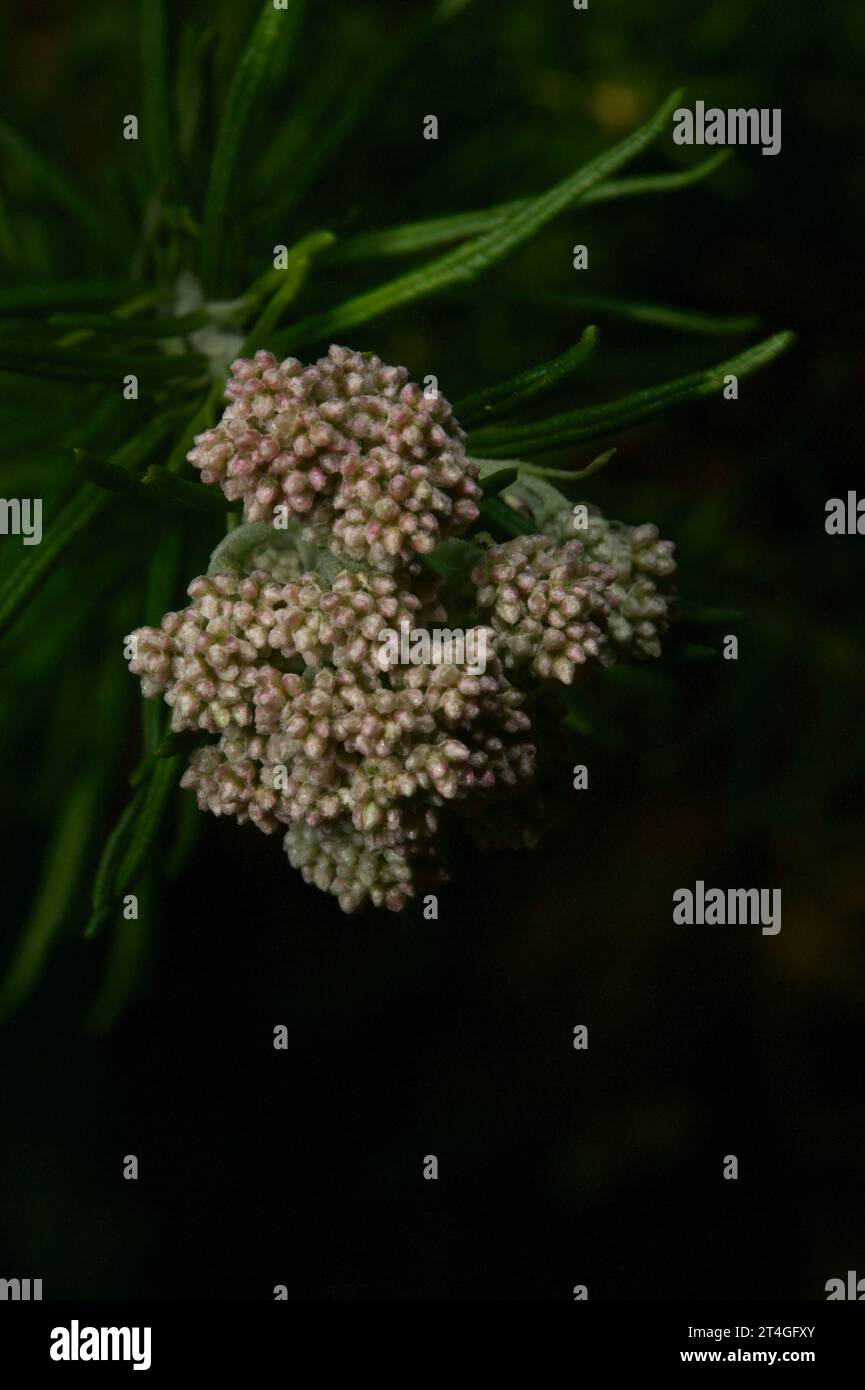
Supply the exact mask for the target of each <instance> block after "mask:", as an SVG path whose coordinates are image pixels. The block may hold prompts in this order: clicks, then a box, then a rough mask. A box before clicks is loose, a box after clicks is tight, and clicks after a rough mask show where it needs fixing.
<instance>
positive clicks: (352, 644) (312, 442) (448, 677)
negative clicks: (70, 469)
mask: <svg viewBox="0 0 865 1390" xmlns="http://www.w3.org/2000/svg"><path fill="white" fill-rule="evenodd" d="M226 394H227V396H228V397H229V400H230V404H229V405H228V407H227V409H226V410H225V412H224V414H223V416H222V419H221V421H220V422H219V424H218V425H217V426H216V427H215V428H214V429H211V430H208V431H206V432H205V433H204V434H201V435H199V436H198V437H197V439H196V442H195V448H194V449H193V451H192V453H191V454H190V456H189V457H190V460H191V461H192V463H193V464H194V465H195V466H196V467H197V468H198V469H199V470H200V472H201V477H202V479H203V481H204V482H206V483H214V484H218V485H219V486H221V487H222V489H223V491H224V492H225V495H226V497H228V498H230V499H236V498H242V499H243V502H244V507H245V511H246V517H247V520H248V521H249V522H253V523H261V522H269V523H273V525H271V526H262V525H260V524H258V525H249V526H246V527H244V528H241V529H240V530H238V531H234V532H231V533H230V535H229V536H227V537H226V538H225V540H224V541H223V542H222V544H221V545H220V546H219V547H217V551H215V552H214V556H213V558H212V561H211V570H212V571H214V572H211V573H208V574H207V575H202V576H200V577H199V578H197V579H194V580H193V581H192V583H191V584H190V586H189V589H188V595H189V599H190V602H189V604H188V605H187V606H186V607H185V608H183V609H181V610H180V611H178V612H171V613H167V614H166V615H165V616H164V618H163V619H162V621H161V623H160V625H159V626H158V627H143V628H140V629H139V630H138V631H137V632H136V633H134V634H132V658H131V661H130V669H131V670H132V671H133V672H134V673H135V674H136V675H138V676H139V677H140V678H141V685H142V690H143V692H144V694H145V695H147V696H149V697H152V698H159V697H161V698H163V699H164V700H165V701H166V703H167V704H168V705H169V706H170V708H171V726H172V729H173V730H174V731H175V733H177V734H181V733H185V732H188V733H190V734H194V735H195V736H196V739H197V741H198V746H197V747H196V748H195V750H194V751H193V752H192V754H191V756H190V759H189V764H188V766H187V769H186V771H185V773H184V775H183V778H182V785H183V786H184V787H187V788H189V789H190V790H192V791H193V792H194V793H195V796H196V798H197V801H198V804H199V806H200V807H201V809H202V810H207V811H210V812H211V813H212V814H214V815H216V816H229V817H232V818H234V819H235V820H237V821H238V822H240V823H251V824H252V825H254V826H256V827H258V829H260V830H262V831H263V832H265V833H266V834H273V833H274V832H279V833H280V834H281V835H283V837H284V845H285V850H286V853H287V855H288V858H289V860H290V862H291V863H292V865H294V866H295V867H296V868H298V869H299V870H300V871H301V873H302V875H303V877H304V878H305V879H306V880H307V881H308V882H310V883H314V884H316V885H317V886H318V887H319V888H322V889H324V890H325V891H327V892H329V893H332V894H333V895H334V896H336V897H337V899H338V900H339V903H340V905H341V906H342V907H343V909H344V910H345V911H347V912H350V911H354V910H355V909H356V908H358V907H360V906H361V905H362V904H363V903H365V902H371V903H372V904H374V905H375V906H379V907H386V908H390V909H392V910H399V909H401V908H402V907H403V906H404V905H405V904H406V902H407V901H408V899H409V898H410V897H412V896H413V895H415V894H417V893H419V892H422V891H424V889H425V888H426V887H427V886H429V885H434V884H436V883H438V882H440V881H441V879H442V878H443V877H445V868H444V864H443V859H442V855H441V847H442V844H443V842H444V841H445V840H446V839H447V838H448V836H449V835H450V834H451V832H453V831H454V830H461V831H462V832H464V833H467V834H468V835H469V836H470V837H471V838H472V839H473V840H474V841H475V843H477V844H479V845H481V846H482V847H485V848H496V847H511V848H521V847H526V846H528V845H531V844H533V843H534V842H535V840H536V839H537V835H538V831H539V828H540V826H541V823H542V821H543V810H542V808H541V806H540V804H539V798H538V796H537V794H536V791H535V782H534V778H535V773H536V767H537V758H538V751H539V746H540V748H541V750H542V751H544V752H545V753H546V754H547V755H548V754H549V752H550V749H551V748H553V746H554V738H553V733H552V731H551V730H547V731H546V732H544V730H543V729H542V730H540V731H539V730H537V729H535V730H533V729H531V728H530V723H529V718H528V714H527V712H526V695H525V694H524V692H523V689H519V688H517V686H516V685H514V684H513V683H512V681H513V680H516V679H519V680H521V681H522V682H523V683H524V684H525V682H527V681H528V679H529V678H530V677H535V678H536V679H537V680H538V681H539V682H550V683H551V686H552V687H554V686H555V685H556V684H557V683H561V684H564V685H569V684H571V683H572V682H573V681H574V680H575V679H576V677H577V675H578V673H579V671H580V670H581V669H582V668H584V667H585V665H586V664H587V663H596V664H597V665H604V664H607V663H609V662H610V661H613V660H616V659H618V658H620V657H623V656H656V655H658V654H659V651H660V638H661V636H662V635H663V633H664V632H665V631H666V628H667V624H668V621H669V613H670V605H671V601H672V590H671V587H670V578H671V576H672V574H673V571H674V569H675V564H674V561H673V556H672V550H673V547H672V545H671V543H670V542H668V541H662V540H660V539H659V537H658V532H657V529H656V528H655V527H654V526H650V525H646V526H637V527H630V526H624V525H621V524H619V523H617V522H611V521H607V520H605V518H604V517H603V516H602V515H601V514H600V512H598V511H597V509H595V508H589V509H587V511H586V513H585V515H584V518H583V519H584V520H585V516H587V517H588V523H587V525H584V526H583V527H582V528H581V529H580V530H575V528H574V515H573V513H572V511H571V510H570V509H567V510H566V509H565V501H564V499H563V498H562V497H561V495H560V494H558V493H556V492H555V491H554V490H553V489H551V488H549V487H548V485H546V484H540V483H538V482H537V481H534V482H533V483H532V486H531V487H530V488H528V491H527V493H526V495H527V496H528V498H529V501H528V504H527V503H526V500H525V496H523V497H520V496H519V495H518V490H517V489H514V490H513V493H512V495H509V496H508V497H507V500H508V501H509V502H510V503H511V505H515V506H517V507H520V508H521V509H522V510H523V511H524V512H526V511H528V512H529V514H531V515H532V516H533V520H534V523H535V524H536V525H537V531H538V533H537V534H535V535H529V536H519V537H518V538H517V539H515V540H511V541H507V542H505V543H504V544H499V545H496V544H494V543H493V542H492V540H491V539H490V537H489V536H485V535H483V534H480V535H478V536H477V537H476V540H475V542H474V547H475V548H474V549H469V548H467V547H464V548H463V549H462V552H461V553H462V554H463V555H464V556H465V557H467V560H466V563H465V567H464V568H463V569H462V570H461V571H460V574H461V579H460V581H459V584H458V585H457V589H456V590H453V591H451V590H449V589H448V583H447V581H445V580H443V579H442V578H441V577H440V573H439V567H438V566H436V571H437V572H436V574H430V573H427V572H426V571H424V570H423V569H422V568H421V567H420V566H419V565H418V563H417V560H418V557H420V556H423V555H425V554H428V553H429V552H430V551H432V550H433V549H434V547H435V546H436V545H437V543H438V542H439V541H440V540H443V539H451V538H454V537H458V536H459V535H460V533H461V532H463V531H465V529H466V528H467V527H468V526H469V525H470V524H471V523H472V522H474V521H475V520H476V518H477V517H478V501H479V499H480V488H479V486H478V483H477V476H478V470H477V467H476V465H475V464H473V463H472V462H471V461H470V460H469V459H468V458H467V457H466V454H465V448H464V443H463V434H462V431H461V430H460V428H459V426H458V425H457V423H456V421H455V420H454V418H453V415H452V412H451V409H450V406H449V405H448V404H447V402H446V401H445V400H444V399H443V397H441V396H439V395H438V394H434V395H430V396H427V395H426V394H424V393H423V392H421V390H420V388H419V387H417V386H415V385H413V384H411V383H409V382H408V379H407V373H406V371H405V369H404V368H402V367H389V366H386V365H385V364H383V363H382V362H381V361H380V359H379V358H377V357H375V356H373V355H371V354H360V353H355V352H350V351H349V350H348V349H347V348H339V347H331V349H330V351H329V352H328V354H327V356H326V357H324V358H321V359H320V360H319V361H318V362H317V363H315V364H314V365H312V366H308V367H304V366H303V365H302V364H301V363H300V362H298V361H296V360H295V359H293V358H288V359H287V360H285V361H283V362H277V360H276V358H275V357H273V355H272V354H270V353H267V352H259V353H256V355H255V357H254V358H253V359H240V360H238V361H237V362H235V363H234V365H233V369H232V377H231V379H230V381H229V383H228V387H227V392H226ZM533 498H534V501H535V503H537V510H536V512H534V513H533V510H532V499H533ZM280 508H284V509H285V512H286V513H287V515H288V519H287V522H286V525H285V526H283V525H282V522H281V521H280V519H279V517H278V509H280ZM478 545H479V546H480V548H481V549H480V557H478V549H477V546H478ZM457 549H459V547H457ZM452 550H453V547H451V551H452ZM451 551H449V552H448V553H451ZM445 572H447V567H445V570H443V571H441V573H445ZM457 591H458V592H459V597H458V598H457V599H456V602H457V606H458V607H460V609H461V611H462V609H463V608H465V609H466V610H467V612H468V614H469V616H470V617H471V621H472V624H473V633H474V634H475V635H476V636H478V637H479V638H480V637H482V638H483V643H482V644H481V646H480V648H479V649H480V650H482V651H483V652H484V659H483V661H481V662H480V663H478V664H475V663H474V661H471V662H470V661H466V662H464V663H462V664H457V662H458V660H459V661H461V660H462V658H461V657H460V656H459V650H460V649H459V648H454V646H453V645H452V644H451V643H449V642H446V643H445V644H444V645H439V646H438V647H435V646H433V645H432V644H427V645H426V646H425V645H424V643H423V642H422V643H421V645H420V651H421V652H422V653H423V652H427V653H433V652H435V653H437V654H436V655H429V656H427V655H421V656H416V655H415V649H414V647H413V646H412V647H411V649H409V648H408V647H402V646H400V647H399V651H400V655H399V658H398V660H395V659H394V658H393V656H392V655H388V656H385V655H384V653H385V649H386V647H387V642H386V634H391V635H393V634H394V633H397V632H403V633H408V632H412V633H415V634H416V633H418V631H420V634H421V636H422V637H423V636H424V635H426V636H429V630H430V629H432V628H433V625H434V624H438V623H440V622H445V623H446V622H447V621H448V614H447V612H446V609H445V607H444V606H443V604H442V597H443V595H447V594H449V593H451V592H453V594H454V595H455V594H456V593H457ZM450 602H451V598H448V603H450ZM434 630H435V629H434ZM449 635H450V634H449ZM388 640H389V639H388ZM388 650H390V649H388ZM476 650H477V648H476ZM400 663H404V664H400ZM202 738H204V739H206V740H207V741H206V742H204V743H203V744H202V743H201V739H202ZM547 766H548V762H542V769H543V768H544V767H547ZM556 766H557V768H558V764H557V765H556ZM555 780H556V781H558V780H559V777H558V771H556V776H555Z"/></svg>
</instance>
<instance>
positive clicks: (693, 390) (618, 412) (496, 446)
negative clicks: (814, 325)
mask: <svg viewBox="0 0 865 1390" xmlns="http://www.w3.org/2000/svg"><path fill="white" fill-rule="evenodd" d="M795 340H796V335H795V334H794V333H790V332H784V333H775V334H773V336H772V337H771V338H766V339H765V340H764V341H763V342H761V343H757V344H756V345H755V346H753V347H750V348H747V349H746V350H745V351H744V352H741V353H739V354H738V355H737V356H736V357H731V358H730V359H729V360H728V361H726V362H719V363H718V364H717V366H714V367H707V368H705V369H704V370H703V371H699V372H692V373H691V374H690V375H688V376H684V377H679V378H677V379H676V380H675V381H668V382H665V383H664V384H663V385H661V386H650V387H648V388H647V389H646V390H644V391H635V392H634V393H633V394H632V395H630V396H622V397H621V398H620V399H619V400H615V401H607V402H604V403H603V404H601V405H590V406H585V407H584V408H583V409H581V410H571V411H567V412H566V413H565V414H563V415H554V416H552V417H551V418H550V419H548V420H539V421H536V422H535V423H533V424H527V425H510V426H499V427H496V426H492V427H491V428H489V429H481V430H477V431H476V432H474V433H473V434H471V435H470V436H469V446H470V448H471V452H472V453H473V454H474V453H475V452H477V453H483V454H485V455H486V456H487V457H489V458H506V457H510V456H511V455H512V454H514V453H519V454H533V453H534V454H537V453H542V452H543V451H544V450H546V449H554V448H558V447H560V446H562V445H565V444H573V443H576V442H577V441H579V440H583V439H596V438H598V436H600V435H605V434H610V433H612V432H613V431H616V430H622V429H628V428H630V427H631V426H632V425H638V424H641V423H642V422H643V421H644V420H651V419H653V418H654V417H655V416H657V415H662V414H663V413H664V412H666V411H668V410H672V409H673V407H674V406H678V405H683V404H685V403H686V402H689V401H698V400H704V399H705V398H706V397H707V396H714V395H717V394H718V393H719V392H720V391H721V390H722V388H723V385H724V377H725V376H736V377H739V378H742V377H746V376H750V374H751V373H752V372H756V371H759V370H760V368H761V367H765V366H767V365H768V364H769V363H770V362H772V361H774V360H775V358H776V357H779V356H780V355H781V353H783V352H786V351H787V349H788V348H789V347H791V346H792V344H793V343H794V342H795Z"/></svg>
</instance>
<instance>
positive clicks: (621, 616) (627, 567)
mask: <svg viewBox="0 0 865 1390" xmlns="http://www.w3.org/2000/svg"><path fill="white" fill-rule="evenodd" d="M585 513H586V516H587V523H586V526H585V528H581V529H579V530H575V529H574V513H573V509H569V510H562V511H561V512H560V513H559V514H558V516H556V517H554V518H553V519H552V520H550V521H547V522H545V530H546V531H547V533H548V534H549V535H550V536H551V538H553V539H561V540H566V539H567V540H572V539H573V538H574V537H577V538H578V539H579V540H580V542H581V543H582V545H583V547H584V548H585V552H586V555H587V557H589V558H590V559H591V560H594V561H597V562H598V563H600V564H602V565H605V566H607V567H608V568H609V569H611V570H612V571H613V573H614V579H613V582H612V583H611V584H610V587H609V591H608V597H609V601H610V612H609V617H608V621H607V632H608V635H609V638H610V640H611V641H612V642H613V643H614V644H615V646H616V647H617V648H618V651H619V653H620V654H627V655H633V656H638V657H658V656H660V655H661V638H662V637H663V636H664V635H665V633H666V632H667V630H668V628H669V625H670V613H671V609H672V604H673V589H672V584H671V582H670V581H671V577H672V575H673V574H674V573H675V570H676V562H675V560H674V559H673V550H674V546H673V542H672V541H663V540H660V539H659V536H658V528H657V526H654V525H652V524H651V523H647V524H645V525H643V526H626V525H624V524H623V523H622V522H619V521H608V520H607V518H606V517H604V516H603V515H602V513H601V512H600V511H599V509H598V508H597V507H592V506H586V508H585Z"/></svg>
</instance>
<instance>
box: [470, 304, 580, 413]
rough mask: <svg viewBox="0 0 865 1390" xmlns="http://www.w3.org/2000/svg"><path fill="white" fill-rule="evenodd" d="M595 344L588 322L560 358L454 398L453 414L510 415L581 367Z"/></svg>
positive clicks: (550, 389)
mask: <svg viewBox="0 0 865 1390" xmlns="http://www.w3.org/2000/svg"><path fill="white" fill-rule="evenodd" d="M597 343H598V330H597V328H595V327H594V325H592V324H590V325H589V327H588V328H586V329H585V331H584V332H583V335H582V337H581V338H580V341H579V342H578V343H576V344H575V345H574V347H571V348H568V350H567V352H563V353H562V355H561V356H560V357H554V358H553V359H552V360H551V361H549V362H542V363H541V364H540V366H537V367H531V368H529V370H528V371H525V372H520V373H519V375H518V376H512V377H511V378H510V379H509V380H508V381H502V382H499V383H498V385H496V386H489V387H487V389H486V390H485V391H478V392H476V393H475V394H474V395H472V396H465V397H464V398H463V399H462V400H461V401H457V403H456V405H455V406H454V414H455V415H456V417H457V419H458V420H459V421H460V423H461V424H467V423H470V422H471V421H472V420H474V419H476V418H477V417H481V418H486V417H489V416H492V415H496V414H499V415H500V414H502V413H503V412H507V413H509V414H512V413H513V412H514V411H516V410H519V409H521V407H523V406H525V405H528V404H529V403H530V402H531V401H535V400H538V399H539V398H540V397H541V396H545V395H546V394H547V393H548V392H549V391H552V390H553V389H554V388H555V387H556V386H558V385H559V383H560V382H562V381H565V380H566V379H567V378H568V377H569V376H571V375H572V373H573V372H576V371H579V369H580V368H581V367H583V366H585V364H586V362H588V361H589V360H590V358H591V357H592V356H593V355H594V352H595V349H596V347H597Z"/></svg>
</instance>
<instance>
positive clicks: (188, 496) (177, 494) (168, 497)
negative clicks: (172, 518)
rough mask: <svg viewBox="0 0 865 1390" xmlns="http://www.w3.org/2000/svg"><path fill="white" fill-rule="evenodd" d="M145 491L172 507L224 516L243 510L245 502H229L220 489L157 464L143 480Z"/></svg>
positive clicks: (142, 488)
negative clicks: (179, 475)
mask: <svg viewBox="0 0 865 1390" xmlns="http://www.w3.org/2000/svg"><path fill="white" fill-rule="evenodd" d="M141 491H142V494H145V495H147V494H149V495H150V496H151V497H152V498H153V499H154V500H155V501H159V502H164V503H166V504H167V505H168V506H171V507H182V508H185V509H186V510H188V511H193V512H207V513H208V515H210V516H224V515H225V513H226V512H240V511H242V510H243V503H242V502H227V501H226V500H225V498H224V497H223V495H222V493H221V491H220V490H219V488H209V487H206V486H205V484H204V483H201V482H197V483H190V482H187V480H186V479H185V478H178V476H177V474H176V473H172V472H170V471H169V469H167V468H163V467H161V466H160V465H159V464H156V463H153V464H151V465H150V467H149V468H148V469H147V472H146V473H145V474H144V477H143V478H142V479H141Z"/></svg>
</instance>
